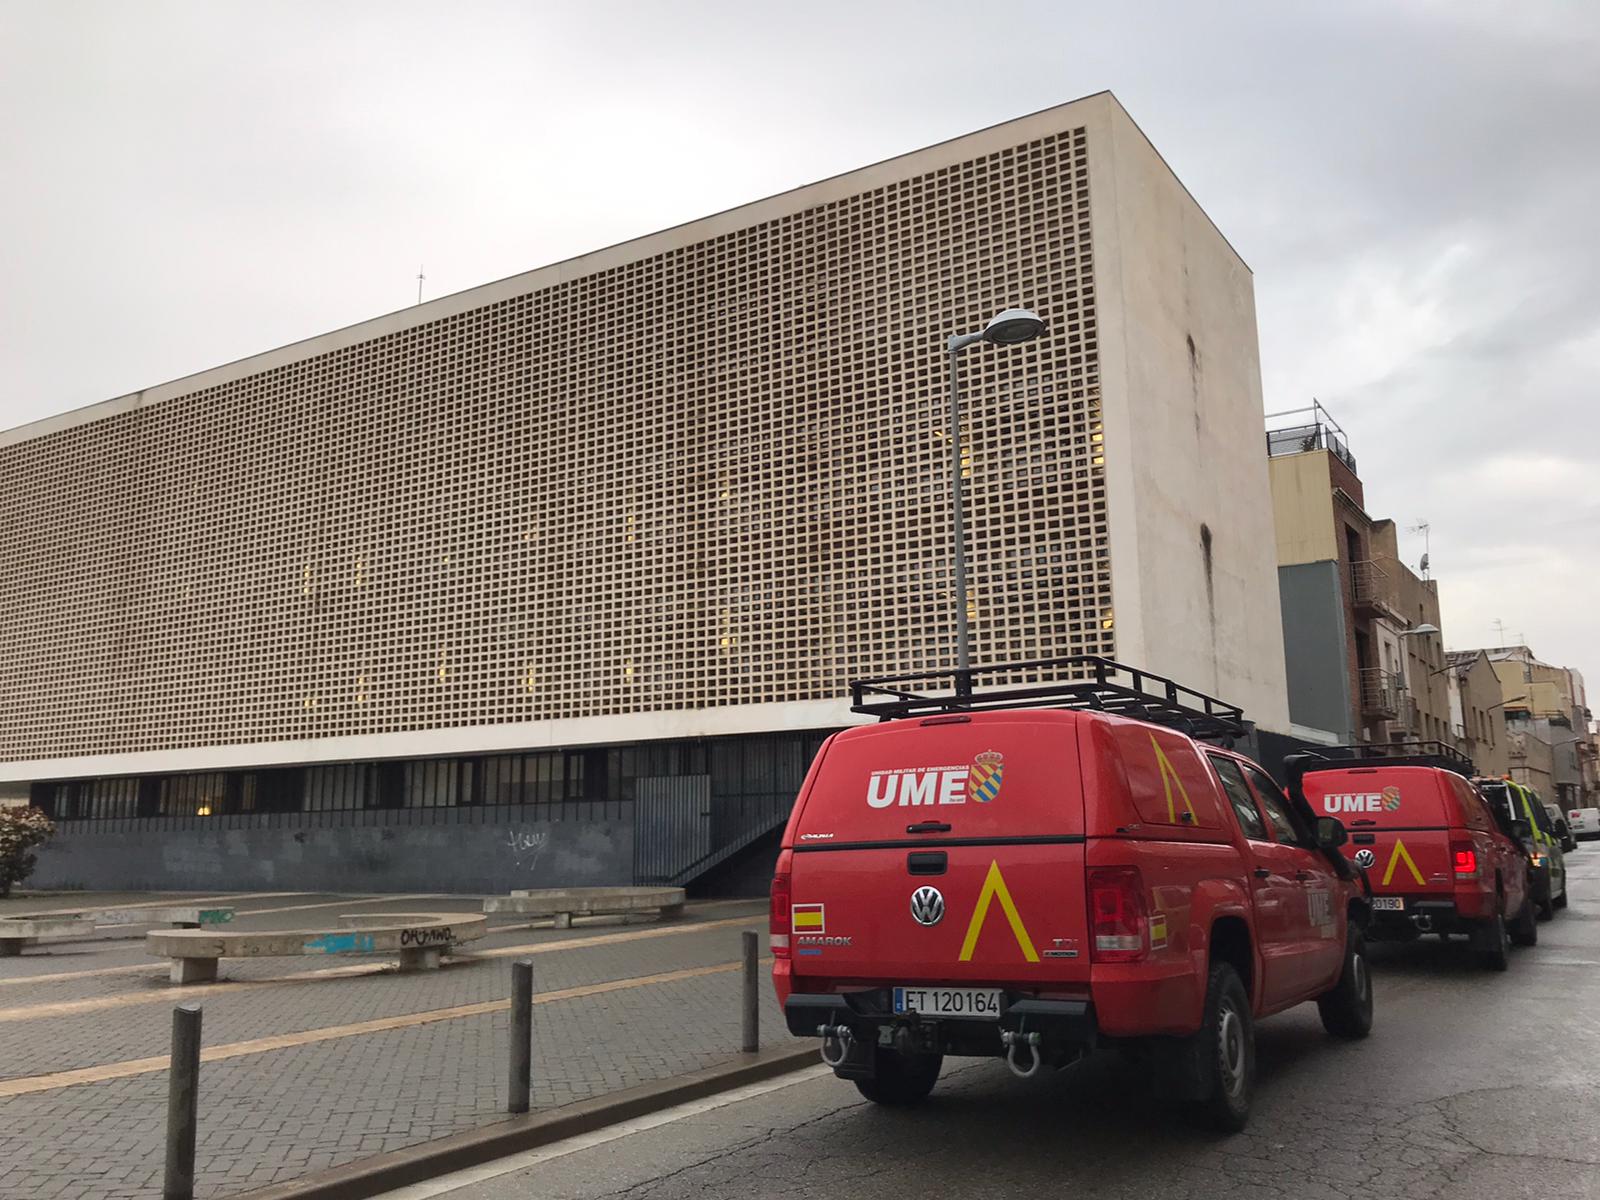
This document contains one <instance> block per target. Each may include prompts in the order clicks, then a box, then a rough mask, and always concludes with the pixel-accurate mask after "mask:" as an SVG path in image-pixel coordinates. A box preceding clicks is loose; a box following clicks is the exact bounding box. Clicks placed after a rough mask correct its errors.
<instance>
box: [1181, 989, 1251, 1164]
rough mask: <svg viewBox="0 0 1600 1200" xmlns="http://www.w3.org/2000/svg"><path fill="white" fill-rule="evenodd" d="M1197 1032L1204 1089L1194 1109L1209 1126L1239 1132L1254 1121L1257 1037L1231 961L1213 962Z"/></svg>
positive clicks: (1246, 996) (1248, 998) (1193, 1113)
mask: <svg viewBox="0 0 1600 1200" xmlns="http://www.w3.org/2000/svg"><path fill="white" fill-rule="evenodd" d="M1194 1036H1195V1039H1196V1040H1197V1043H1198V1044H1197V1045H1196V1046H1195V1049H1196V1050H1197V1051H1198V1053H1197V1055H1196V1058H1197V1060H1198V1066H1199V1070H1200V1091H1199V1099H1197V1100H1195V1101H1194V1103H1193V1107H1192V1110H1191V1112H1192V1115H1193V1116H1194V1118H1195V1119H1196V1121H1197V1122H1198V1123H1199V1124H1202V1125H1205V1126H1207V1127H1208V1128H1211V1129H1217V1130H1221V1131H1222V1132H1224V1133H1238V1132H1239V1131H1240V1130H1241V1129H1243V1128H1244V1127H1245V1125H1246V1124H1248V1123H1249V1121H1250V1102H1251V1100H1252V1099H1253V1098H1254V1096H1255V1090H1256V1038H1255V1028H1254V1026H1253V1025H1252V1023H1251V1018H1250V997H1249V995H1248V994H1247V993H1246V992H1245V990H1244V984H1242V983H1240V982H1239V976H1238V974H1237V973H1236V972H1235V971H1234V969H1233V968H1232V967H1231V966H1229V965H1228V964H1227V963H1217V964H1216V965H1215V966H1213V967H1212V968H1211V974H1210V976H1209V978H1208V979H1207V981H1206V1007H1205V1019H1204V1020H1203V1022H1202V1023H1201V1025H1200V1030H1199V1032H1198V1033H1196V1034H1195V1035H1194Z"/></svg>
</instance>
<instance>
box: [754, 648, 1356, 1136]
mask: <svg viewBox="0 0 1600 1200" xmlns="http://www.w3.org/2000/svg"><path fill="white" fill-rule="evenodd" d="M1003 670H1004V672H1005V677H1007V678H1015V677H1016V676H1017V675H1018V674H1019V672H1020V673H1024V674H1033V675H1038V674H1051V673H1069V672H1070V673H1074V674H1079V675H1087V676H1088V679H1087V680H1086V681H1078V682H1069V683H1060V684H1056V685H1053V686H1048V685H1047V686H1042V687H1041V686H1038V685H1032V686H1004V685H1002V686H995V687H990V688H985V687H984V686H983V683H984V677H985V675H986V673H987V672H986V671H985V670H984V669H978V670H972V671H964V672H956V673H954V674H953V675H949V676H944V677H939V678H937V679H935V678H932V677H929V676H919V677H917V678H916V679H915V680H911V679H893V680H878V681H864V682H862V683H858V684H855V685H853V689H854V699H855V708H856V711H858V712H863V713H869V714H873V715H877V716H879V717H880V718H881V719H882V723H880V724H878V725H875V726H864V727H860V728H855V729H849V730H846V731H844V732H842V733H838V734H835V735H834V736H833V737H831V738H829V739H828V741H827V742H826V743H824V745H823V747H822V749H821V750H820V751H819V753H818V755H817V758H816V761H815V762H814V763H813V764H812V767H811V770H810V773H809V774H808V776H807V778H806V781H805V783H804V785H803V787H802V789H801V792H800V795H799V798H798V799H797V801H796V803H795V807H794V811H793V813H792V815H791V817H790V819H789V824H788V827H787V829H786V830H785V833H784V837H783V843H782V850H781V852H780V856H779V860H778V866H777V872H776V875H775V877H774V879H773V884H772V918H771V934H772V950H773V957H774V959H775V966H774V977H775V981H776V985H777V990H778V996H779V999H780V1001H781V1002H782V1004H783V1007H784V1012H785V1014H786V1018H787V1022H788V1026H789V1029H790V1031H791V1032H792V1033H794V1034H796V1035H798V1036H806V1037H819V1038H820V1039H821V1040H822V1048H823V1056H824V1059H825V1060H826V1061H828V1062H829V1063H831V1064H832V1065H833V1067H834V1070H835V1073H836V1074H838V1075H839V1076H840V1077H842V1078H846V1079H850V1080H853V1081H854V1082H855V1083H856V1085H857V1087H858V1088H859V1089H860V1090H861V1092H862V1093H863V1094H864V1095H865V1096H867V1097H868V1098H869V1099H872V1100H875V1101H879V1102H882V1103H891V1104H905V1103H913V1102H915V1101H917V1100H920V1099H922V1098H923V1097H924V1096H926V1095H927V1094H928V1092H929V1091H930V1090H931V1089H932V1088H933V1086H934V1083H935V1081H936V1080H937V1078H938V1075H939V1071H940V1067H941V1064H942V1061H943V1056H945V1055H947V1054H953V1055H980V1056H990V1057H1004V1058H1005V1059H1006V1060H1007V1061H1008V1063H1009V1064H1010V1066H1011V1069H1012V1070H1013V1071H1014V1072H1015V1073H1017V1074H1019V1075H1023V1076H1026V1075H1031V1074H1033V1073H1035V1072H1036V1071H1038V1070H1039V1069H1040V1068H1041V1067H1042V1066H1050V1067H1060V1066H1064V1065H1066V1064H1068V1063H1070V1062H1073V1061H1075V1060H1076V1059H1078V1058H1079V1057H1081V1056H1082V1055H1084V1054H1085V1053H1087V1052H1088V1051H1090V1050H1092V1049H1094V1048H1097V1047H1100V1046H1106V1045H1118V1046H1121V1047H1123V1048H1125V1049H1126V1050H1128V1051H1129V1052H1131V1053H1132V1054H1133V1055H1134V1056H1136V1057H1138V1058H1141V1059H1143V1060H1145V1061H1146V1062H1148V1064H1149V1066H1150V1069H1151V1070H1153V1071H1155V1072H1157V1073H1159V1075H1160V1076H1161V1083H1162V1091H1163V1092H1164V1093H1165V1094H1167V1095H1169V1096H1176V1097H1179V1098H1181V1099H1184V1100H1186V1101H1187V1102H1188V1103H1189V1104H1190V1105H1191V1107H1192V1108H1193V1110H1194V1111H1195V1112H1196V1113H1197V1114H1198V1115H1199V1116H1201V1117H1202V1118H1203V1119H1204V1120H1205V1121H1206V1122H1208V1123H1210V1124H1212V1125H1215V1126H1220V1127H1222V1128H1224V1129H1230V1130H1235V1129H1240V1128H1243V1126H1244V1124H1245V1122H1246V1120H1247V1119H1248V1116H1249V1112H1250V1105H1251V1098H1252V1094H1253V1091H1254V1083H1255V1048H1254V1034H1253V1027H1254V1023H1255V1021H1256V1020H1258V1019H1260V1018H1262V1017H1266V1016H1269V1015H1271V1014H1273V1013H1276V1012H1281V1011H1282V1010H1284V1009H1286V1008H1290V1007H1293V1006H1294V1005H1297V1004H1301V1003H1303V1002H1305V1001H1309V1000H1315V1001H1316V1002H1317V1004H1318V1006H1319V1008H1320V1010H1321V1014H1322V1019H1323V1023H1324V1025H1325V1026H1326V1027H1327V1029H1328V1030H1329V1031H1330V1032H1331V1033H1333V1034H1335V1035H1337V1036H1339V1037H1347V1038H1354V1037H1363V1036H1365V1035H1366V1033H1367V1032H1368V1030H1369V1029H1370V1027H1371V1024H1372V987H1371V980H1370V976H1369V974H1368V971H1367V963H1366V956H1365V949H1364V944H1363V940H1362V932H1361V927H1362V925H1363V923H1364V922H1365V920H1366V918H1367V907H1366V901H1365V897H1364V895H1363V892H1362V889H1361V886H1360V883H1359V880H1358V878H1357V876H1356V872H1355V871H1354V870H1353V869H1352V868H1351V867H1350V866H1349V864H1348V863H1347V862H1346V861H1345V859H1344V858H1343V857H1342V856H1341V855H1340V853H1339V851H1338V847H1339V846H1340V845H1341V844H1342V842H1343V840H1344V837H1345V833H1344V829H1343V826H1342V825H1341V824H1340V822H1339V821H1337V820H1334V819H1332V818H1324V819H1320V820H1319V819H1316V818H1315V817H1313V815H1312V814H1311V812H1310V810H1309V809H1308V808H1307V806H1306V805H1305V804H1304V801H1303V800H1292V799H1290V797H1289V796H1288V795H1286V794H1285V793H1284V791H1283V790H1282V789H1281V788H1279V786H1278V785H1277V784H1276V783H1275V782H1274V781H1273V780H1272V779H1271V777H1270V776H1268V775H1267V773H1266V772H1265V771H1263V770H1262V769H1261V768H1260V767H1258V766H1257V765H1256V764H1255V763H1253V762H1251V761H1249V760H1248V759H1246V758H1243V757H1241V756H1240V755H1238V754H1235V753H1233V752H1232V751H1230V750H1228V749H1224V748H1222V747H1221V746H1218V745H1208V744H1205V743H1204V742H1203V741H1201V740H1197V739H1201V738H1207V737H1210V738H1215V739H1217V740H1219V741H1220V740H1225V739H1226V738H1228V737H1229V736H1231V735H1237V734H1239V733H1242V732H1243V726H1242V718H1241V714H1240V713H1239V710H1238V709H1236V708H1231V707H1230V706H1228V705H1225V704H1223V703H1222V702H1220V701H1217V700H1215V699H1213V698H1211V697H1207V696H1203V695H1201V694H1199V693H1195V692H1190V691H1187V690H1186V689H1183V688H1181V687H1179V686H1178V685H1177V684H1174V683H1172V682H1171V681H1169V680H1165V679H1161V678H1159V677H1155V676H1151V675H1149V674H1147V673H1144V672H1140V671H1136V670H1133V669H1131V668H1127V667H1123V666H1121V665H1119V664H1116V663H1112V662H1110V661H1109V660H1105V659H1098V658H1078V659H1068V660H1049V661H1047V662H1043V663H1030V664H1010V665H1008V666H1007V667H1006V668H1004V669H1003ZM990 677H993V676H990ZM928 682H933V683H934V684H935V687H934V688H933V689H932V690H931V691H929V690H912V684H914V683H920V684H922V685H923V688H924V689H925V688H926V684H927V683H928ZM941 683H942V684H943V686H942V687H941V686H939V685H940V684H941ZM1175 726H1182V727H1184V728H1186V729H1187V730H1189V731H1190V732H1188V733H1186V732H1181V731H1180V729H1179V728H1176V727H1175ZM1191 734H1193V735H1194V736H1191Z"/></svg>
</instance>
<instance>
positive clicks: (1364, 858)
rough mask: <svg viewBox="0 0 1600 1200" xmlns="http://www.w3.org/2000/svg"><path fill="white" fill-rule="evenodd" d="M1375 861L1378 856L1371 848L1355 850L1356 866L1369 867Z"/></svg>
mask: <svg viewBox="0 0 1600 1200" xmlns="http://www.w3.org/2000/svg"><path fill="white" fill-rule="evenodd" d="M1377 861H1378V856H1377V855H1376V854H1374V853H1373V852H1372V851H1371V850H1357V851H1356V866H1358V867H1370V866H1371V865H1372V864H1373V863H1375V862H1377Z"/></svg>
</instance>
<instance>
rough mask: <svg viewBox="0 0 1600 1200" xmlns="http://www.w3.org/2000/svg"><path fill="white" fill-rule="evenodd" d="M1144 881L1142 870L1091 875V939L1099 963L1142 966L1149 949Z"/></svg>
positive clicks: (1101, 869) (1111, 870)
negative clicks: (1138, 964) (1138, 963)
mask: <svg viewBox="0 0 1600 1200" xmlns="http://www.w3.org/2000/svg"><path fill="white" fill-rule="evenodd" d="M1149 927H1150V922H1149V918H1148V916H1147V914H1146V912H1145V904H1144V878H1143V877H1142V876H1141V875H1140V874H1139V868H1138V867H1095V868H1093V869H1092V870H1090V872H1089V936H1090V938H1091V939H1092V941H1091V943H1090V944H1091V946H1092V947H1093V955H1094V960H1095V961H1096V962H1107V963H1110V962H1138V961H1139V960H1140V959H1141V958H1143V957H1144V956H1145V952H1146V950H1147V949H1148V946H1149V942H1148V934H1149Z"/></svg>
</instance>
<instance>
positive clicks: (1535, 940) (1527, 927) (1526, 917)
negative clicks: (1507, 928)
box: [1511, 896, 1539, 946]
mask: <svg viewBox="0 0 1600 1200" xmlns="http://www.w3.org/2000/svg"><path fill="white" fill-rule="evenodd" d="M1511 944H1512V945H1513V946H1537V945H1538V944H1539V917H1538V914H1537V913H1535V912H1534V911H1533V897H1532V896H1529V897H1528V898H1527V899H1526V900H1524V901H1523V902H1522V911H1521V912H1519V913H1518V914H1517V919H1516V920H1515V921H1513V922H1511Z"/></svg>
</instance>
